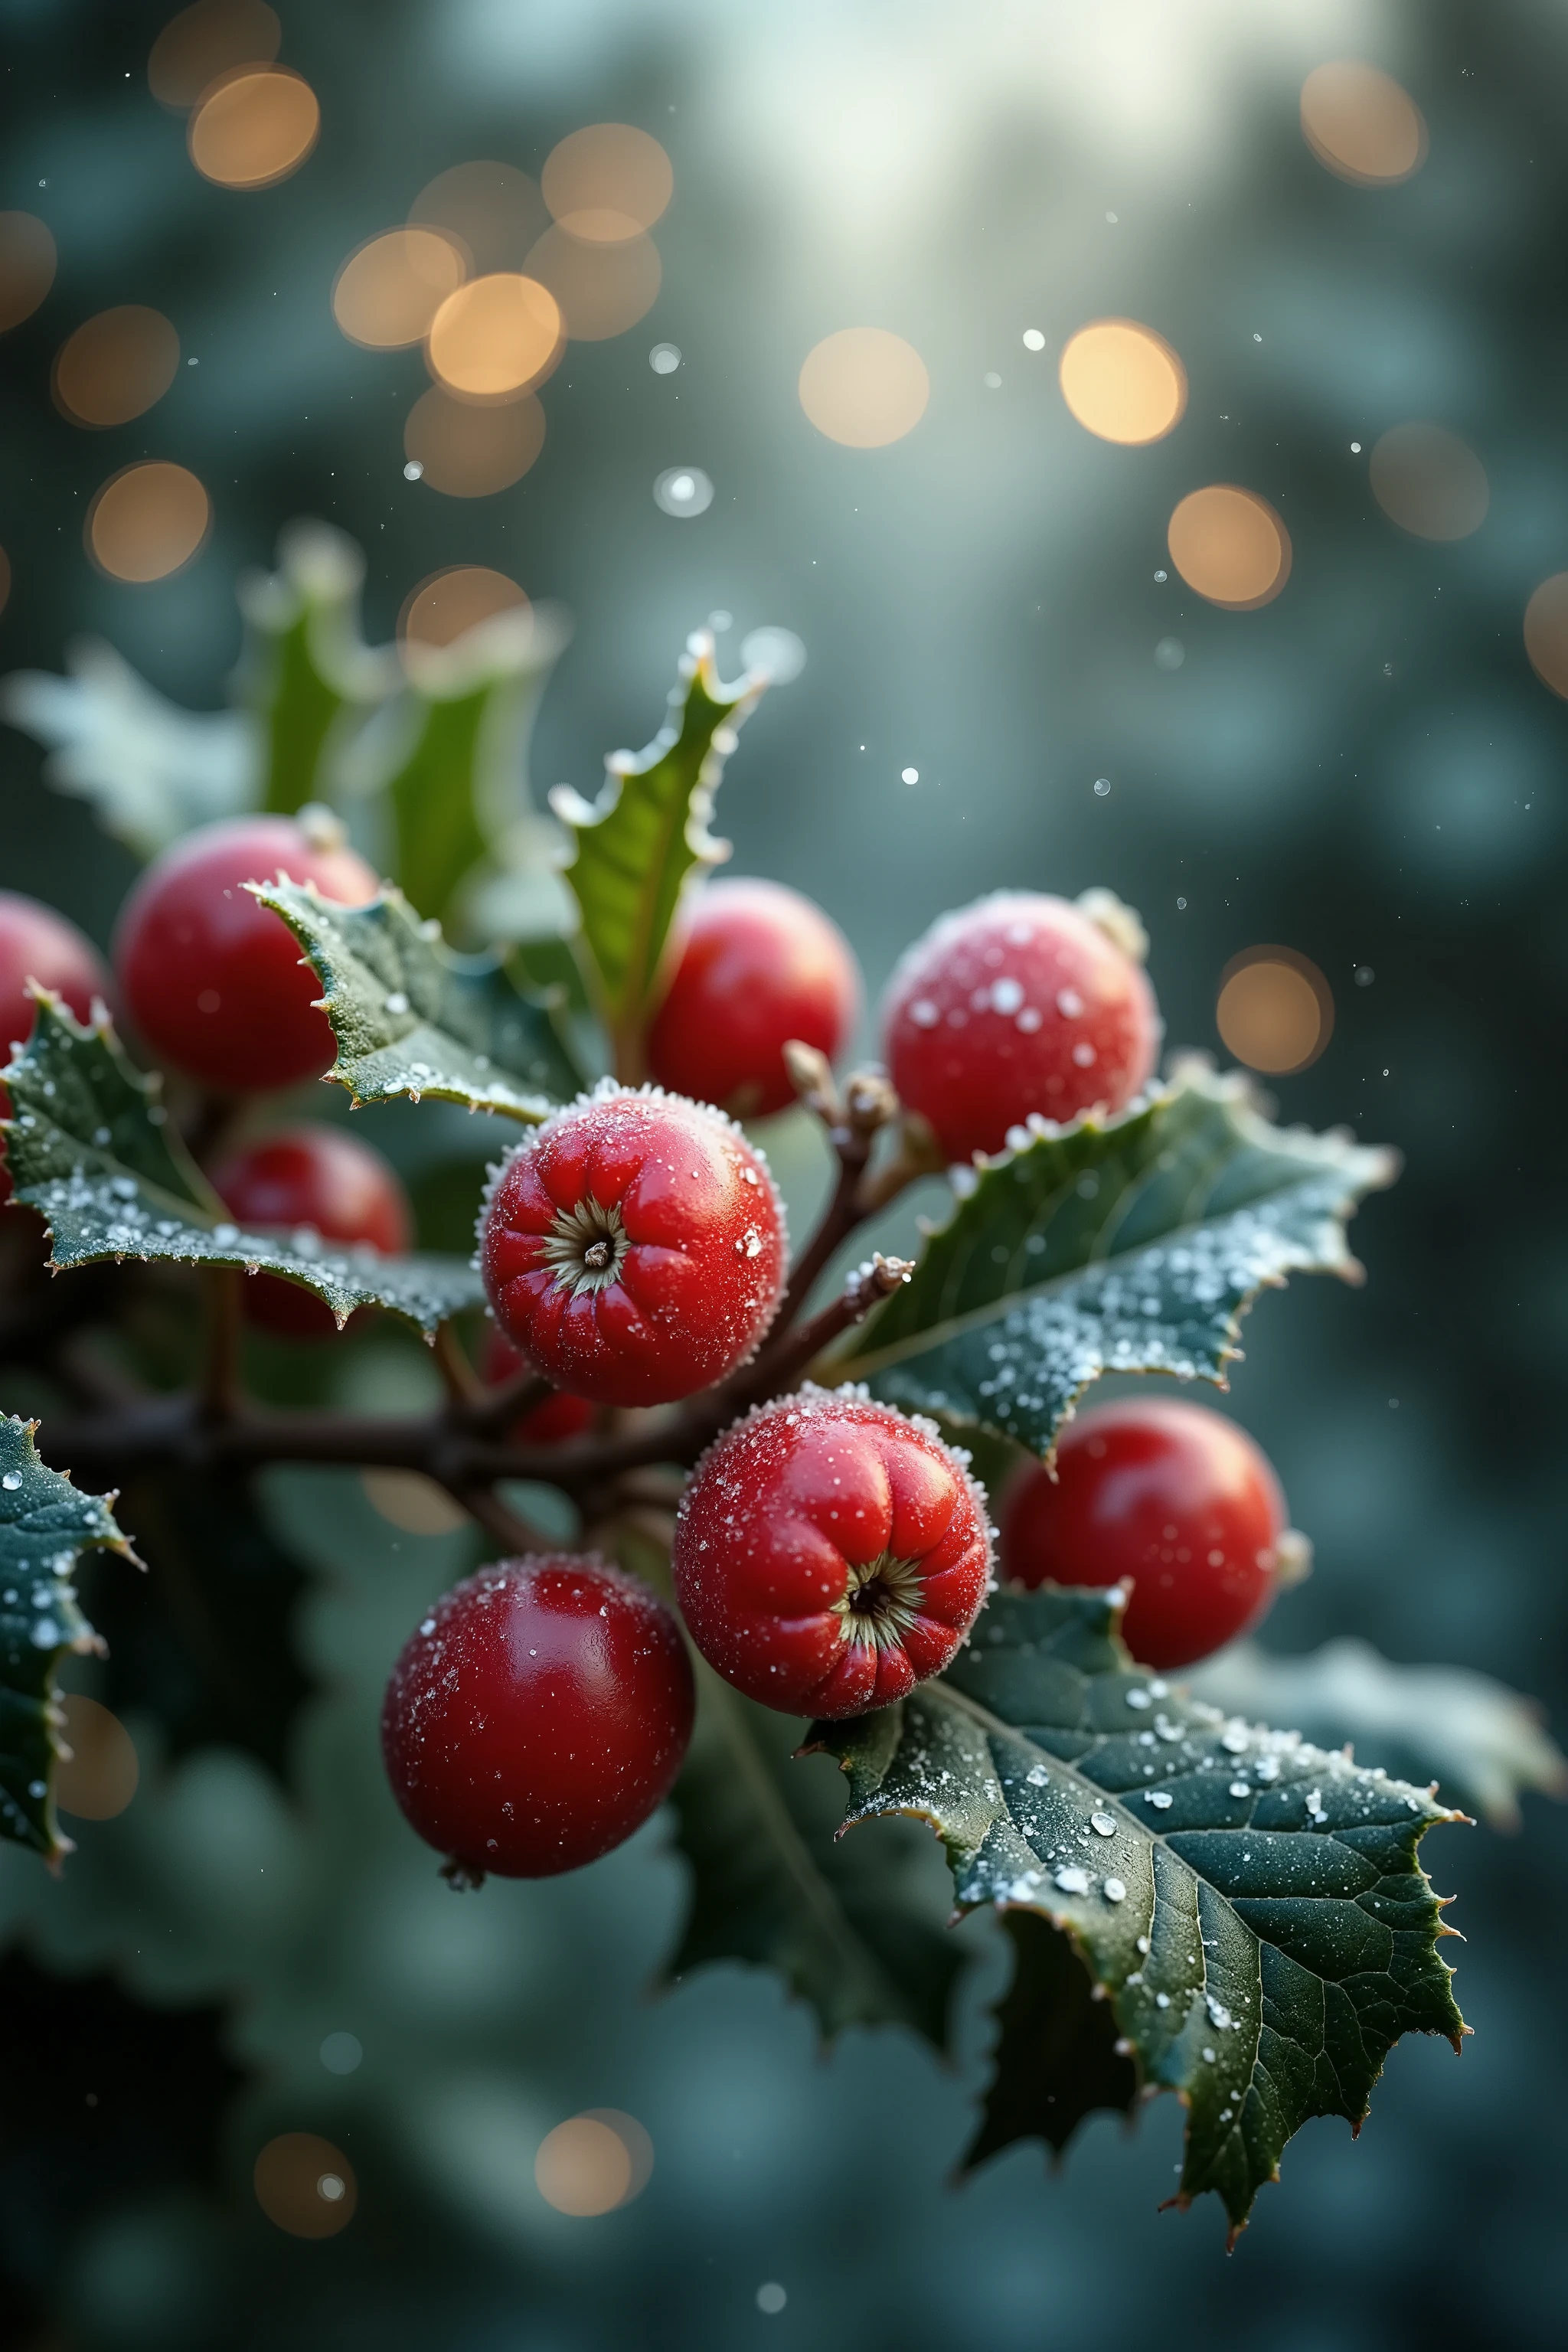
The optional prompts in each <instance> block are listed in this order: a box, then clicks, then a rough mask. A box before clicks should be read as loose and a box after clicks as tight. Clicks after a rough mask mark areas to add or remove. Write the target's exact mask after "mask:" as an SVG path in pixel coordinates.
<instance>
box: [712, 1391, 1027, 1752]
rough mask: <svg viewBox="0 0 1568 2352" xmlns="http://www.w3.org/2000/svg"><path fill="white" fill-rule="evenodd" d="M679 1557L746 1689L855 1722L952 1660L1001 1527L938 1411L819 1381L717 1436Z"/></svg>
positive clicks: (803, 1710)
mask: <svg viewBox="0 0 1568 2352" xmlns="http://www.w3.org/2000/svg"><path fill="white" fill-rule="evenodd" d="M674 1565H675V1591H676V1598H677V1600H678V1601H679V1603H680V1606H681V1609H682V1612H684V1614H685V1618H686V1622H687V1624H688V1626H689V1628H690V1632H691V1638H692V1640H693V1641H694V1642H695V1643H696V1644H697V1646H698V1648H699V1649H700V1651H701V1653H702V1654H703V1656H704V1657H705V1658H706V1659H707V1660H708V1662H709V1664H710V1665H712V1666H715V1667H716V1668H717V1669H718V1671H719V1673H720V1674H721V1675H723V1676H724V1677H725V1679H726V1680H727V1681H729V1682H731V1683H733V1684H734V1685H735V1687H736V1688H737V1690H742V1691H744V1692H745V1694H746V1696H747V1697H748V1698H754V1699H760V1700H761V1701H762V1702H763V1705H764V1706H776V1707H778V1708H780V1709H781V1710H782V1711H783V1712H784V1713H785V1714H788V1715H818V1716H844V1715H859V1714H862V1713H864V1711H865V1710H866V1709H867V1708H868V1707H874V1706H889V1705H891V1703H892V1701H893V1700H895V1699H900V1698H902V1697H904V1696H906V1694H907V1693H908V1692H910V1691H911V1690H912V1689H913V1688H914V1686H915V1685H916V1684H917V1683H918V1682H923V1681H924V1680H925V1678H926V1676H927V1675H934V1674H940V1673H941V1671H942V1668H943V1666H945V1665H947V1664H949V1662H950V1661H951V1659H952V1656H953V1654H954V1652H955V1651H956V1650H957V1649H958V1647H959V1644H960V1643H962V1642H963V1638H964V1636H965V1634H966V1633H968V1631H969V1628H970V1627H971V1625H972V1624H973V1622H974V1619H975V1615H976V1613H977V1612H978V1611H979V1609H980V1606H981V1603H982V1602H983V1601H984V1598H985V1594H986V1591H987V1588H988V1585H989V1582H990V1572H991V1530H990V1528H989V1526H988V1525H987V1523H986V1517H985V1507H984V1497H983V1496H982V1495H981V1493H980V1490H979V1489H978V1487H976V1486H975V1485H974V1483H973V1480H972V1479H971V1478H970V1476H969V1475H968V1473H967V1471H966V1470H965V1468H964V1465H963V1462H962V1461H961V1460H960V1458H959V1457H958V1455H957V1454H954V1453H953V1452H952V1450H951V1448H950V1447H948V1446H946V1445H944V1444H942V1440H941V1438H940V1437H938V1435H937V1433H936V1432H935V1430H934V1429H933V1428H932V1427H931V1423H929V1422H918V1421H909V1420H906V1419H905V1417H904V1415H903V1414H902V1413H900V1412H894V1411H893V1409H892V1407H891V1406H890V1405H885V1404H874V1403H872V1402H870V1401H869V1399H868V1398H867V1397H865V1396H864V1395H861V1394H858V1392H856V1391H853V1390H844V1389H840V1390H820V1389H811V1388H807V1389H805V1390H803V1391H801V1392H800V1393H799V1394H798V1395H796V1396H787V1397H781V1398H779V1399H778V1400H777V1402H774V1403H773V1404H770V1405H766V1406H764V1407H763V1410H762V1411H761V1412H754V1413H752V1415H751V1416H750V1418H749V1419H747V1420H745V1421H742V1422H740V1423H737V1424H736V1426H735V1427H734V1428H733V1429H731V1430H730V1431H728V1432H727V1433H726V1434H725V1435H724V1436H722V1437H721V1438H720V1439H719V1441H718V1442H717V1444H714V1445H712V1446H710V1449H709V1451H708V1452H707V1454H704V1456H703V1458H702V1460H701V1461H700V1463H699V1465H698V1466H697V1470H696V1472H695V1474H694V1475H693V1477H692V1479H691V1481H690V1483H689V1486H688V1487H687V1489H686V1493H685V1495H684V1496H683V1497H682V1500H681V1505H680V1513H679V1519H678V1521H677V1525H676V1536H675V1556H674Z"/></svg>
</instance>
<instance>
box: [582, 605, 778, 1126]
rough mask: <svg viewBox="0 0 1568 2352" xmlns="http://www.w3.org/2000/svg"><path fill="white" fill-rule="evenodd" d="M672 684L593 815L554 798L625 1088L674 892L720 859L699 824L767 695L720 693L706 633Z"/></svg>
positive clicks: (695, 640)
mask: <svg viewBox="0 0 1568 2352" xmlns="http://www.w3.org/2000/svg"><path fill="white" fill-rule="evenodd" d="M680 676H681V683H680V685H679V686H678V687H677V688H675V690H674V692H673V693H672V694H671V696H670V698H669V700H670V719H669V721H668V724H667V725H666V726H665V727H663V728H662V729H661V730H660V731H659V732H658V735H656V736H655V738H654V740H653V741H652V742H651V743H650V744H649V745H648V747H647V751H641V752H637V753H633V752H630V751H615V752H612V753H611V755H610V757H609V759H608V760H606V761H605V767H606V769H607V771H608V774H607V777H606V780H605V787H604V790H603V791H602V792H601V793H600V795H599V798H598V800H597V801H596V802H595V803H592V804H590V803H588V802H586V801H584V800H583V799H582V798H581V797H580V795H579V794H577V793H574V792H572V791H570V790H569V789H568V788H567V787H566V786H564V785H562V786H558V787H557V789H556V790H555V792H553V793H552V794H551V806H552V808H553V809H554V811H555V814H556V815H557V816H558V817H560V818H561V820H562V822H563V824H565V825H566V826H567V827H568V828H569V829H570V831H571V833H572V835H573V836H574V843H575V854H574V857H573V859H572V862H571V864H570V865H569V866H567V867H566V879H567V881H568V883H569V884H570V885H571V887H572V890H573V892H574V895H575V897H576V900H577V904H578V906H579V907H580V908H581V909H582V915H583V934H584V941H585V943H586V947H587V951H588V955H589V958H590V959H591V961H592V964H593V967H594V971H595V979H596V982H597V993H598V997H599V1010H600V1012H601V1013H602V1014H603V1016H604V1020H605V1026H606V1028H607V1029H608V1030H609V1032H610V1034H611V1036H612V1038H613V1039H614V1040H615V1044H616V1056H617V1067H618V1070H619V1075H620V1076H622V1077H626V1078H633V1079H635V1078H640V1077H641V1076H643V1075H644V1073H643V1071H642V1068H641V1066H640V1055H641V1039H642V1032H643V1029H644V1027H645V1025H646V1023H647V1013H648V1012H649V1009H650V1008H651V1006H652V1004H653V1003H654V1000H655V997H656V994H657V991H658V979H659V965H660V961H661V959H662V957H663V954H664V947H665V941H666V940H667V939H668V935H669V926H670V921H671V919H672V918H673V916H674V913H675V909H676V904H677V901H678V900H679V896H680V886H681V884H682V883H683V882H684V881H685V879H686V877H687V876H688V875H689V873H690V872H691V870H692V868H693V867H694V866H710V865H713V864H715V863H716V862H717V861H718V860H719V859H720V858H721V857H723V856H727V855H728V852H727V850H726V849H725V847H724V846H723V845H722V844H721V843H720V842H717V841H715V840H714V839H713V837H712V835H710V833H709V831H708V819H709V816H710V813H711V811H712V805H713V794H714V792H715V790H716V789H717V787H718V783H719V779H720V777H721V774H722V772H723V767H724V761H725V759H726V758H727V757H728V755H729V753H730V752H731V751H732V750H733V748H734V737H735V730H736V729H737V728H738V727H739V726H740V724H741V722H742V719H745V718H746V716H747V715H748V713H749V712H750V711H751V709H752V707H753V706H754V704H755V703H756V700H757V698H758V697H759V695H760V694H761V693H762V690H763V683H764V681H763V679H761V678H759V677H747V678H743V679H742V681H741V683H740V684H739V685H738V686H732V687H729V686H721V684H720V682H719V674H718V670H717V668H716V667H715V664H714V659H713V640H712V638H711V637H710V635H708V634H707V632H706V631H699V632H698V633H697V634H696V635H694V636H692V637H691V638H690V639H689V650H688V652H687V654H686V656H685V658H684V659H683V661H682V662H681V665H680Z"/></svg>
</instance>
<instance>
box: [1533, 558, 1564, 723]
mask: <svg viewBox="0 0 1568 2352" xmlns="http://www.w3.org/2000/svg"><path fill="white" fill-rule="evenodd" d="M1524 650H1525V652H1526V653H1527V654H1528V655H1529V656H1530V666H1531V668H1532V669H1533V670H1534V672H1535V675H1536V677H1538V678H1539V679H1540V680H1541V683H1542V686H1549V687H1550V688H1552V693H1553V694H1560V695H1562V696H1563V699H1564V700H1565V701H1568V572H1553V573H1552V577H1551V579H1550V580H1543V581H1542V583H1541V585H1540V587H1539V588H1538V589H1537V590H1536V591H1535V593H1534V594H1533V595H1532V596H1531V600H1530V602H1529V604H1527V605H1526V606H1525V608H1524Z"/></svg>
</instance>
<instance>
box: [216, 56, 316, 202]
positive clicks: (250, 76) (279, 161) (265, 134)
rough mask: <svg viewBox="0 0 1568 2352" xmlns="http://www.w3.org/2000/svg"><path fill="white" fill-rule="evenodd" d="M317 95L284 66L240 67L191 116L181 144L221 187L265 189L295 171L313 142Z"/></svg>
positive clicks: (314, 140) (299, 77)
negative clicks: (185, 143)
mask: <svg viewBox="0 0 1568 2352" xmlns="http://www.w3.org/2000/svg"><path fill="white" fill-rule="evenodd" d="M320 131H321V108H320V106H319V105H318V104H317V102H316V93H315V91H314V90H313V89H311V88H310V83H309V82H308V81H306V80H305V79H303V78H302V76H300V74H297V73H294V72H292V71H291V70H290V69H289V68H288V67H287V66H266V67H262V68H256V67H251V66H240V67H238V68H237V69H236V70H235V72H233V73H232V74H228V75H226V76H225V77H224V79H222V80H220V81H218V82H217V83H216V84H215V85H214V87H213V88H212V89H209V90H208V92H207V94H206V96H205V98H204V99H203V100H202V102H201V104H200V105H199V106H198V107H197V109H196V110H195V113H194V114H193V115H192V117H191V121H190V128H189V131H187V133H186V142H187V144H188V145H189V148H190V151H191V161H192V163H194V164H195V167H196V169H197V171H198V172H199V173H201V174H202V176H203V178H204V179H207V180H216V183H217V184H218V185H219V187H223V188H270V187H273V186H275V185H276V184H277V183H278V182H279V180H286V179H287V178H288V177H289V173H291V172H297V171H298V170H299V168H300V164H301V163H303V162H304V161H305V159H306V157H307V156H308V155H309V154H310V150H311V149H312V148H313V147H314V145H315V143H316V140H317V137H318V135H319V133H320Z"/></svg>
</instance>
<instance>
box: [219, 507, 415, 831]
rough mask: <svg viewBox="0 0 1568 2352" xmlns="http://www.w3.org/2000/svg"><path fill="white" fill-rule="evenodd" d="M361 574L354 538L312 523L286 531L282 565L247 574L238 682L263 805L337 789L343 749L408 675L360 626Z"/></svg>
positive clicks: (283, 804) (287, 805)
mask: <svg viewBox="0 0 1568 2352" xmlns="http://www.w3.org/2000/svg"><path fill="white" fill-rule="evenodd" d="M363 580H364V556H363V553H362V551H361V550H360V549H359V548H358V547H356V546H355V544H354V542H353V540H352V539H349V538H347V537H346V536H345V534H344V533H343V532H342V531H341V530H333V529H332V528H331V524H329V523H323V522H309V521H306V522H296V523H291V524H289V527H288V529H287V530H284V531H283V533H282V534H281V536H280V537H279V542H278V569H277V571H276V572H263V573H253V574H251V575H250V576H249V577H248V578H247V579H244V580H242V581H241V582H240V585H239V605H240V611H241V612H242V614H244V616H245V621H246V625H247V626H246V646H245V652H244V655H243V656H242V659H241V662H240V667H239V676H238V684H239V689H240V693H241V696H242V698H243V699H244V702H245V704H246V706H247V709H248V712H249V714H250V717H251V719H252V720H253V721H254V724H255V728H256V731H257V735H258V746H257V763H258V768H259V771H260V774H259V780H258V781H259V785H260V801H261V805H262V807H263V808H267V809H272V810H275V811H276V812H278V813H279V814H281V815H284V816H289V815H292V814H293V812H294V811H295V810H296V809H297V808H300V807H301V806H302V805H303V804H304V803H305V802H307V801H310V800H326V799H329V798H330V797H331V788H332V784H333V782H334V781H335V776H334V771H335V768H336V766H337V764H338V762H339V761H340V760H341V757H342V752H343V751H344V750H345V749H346V747H347V745H348V743H349V742H350V741H351V740H353V737H354V736H355V735H356V734H357V732H358V730H360V728H361V727H363V723H364V720H365V718H366V716H367V714H368V713H369V712H371V711H373V710H374V709H375V708H376V706H377V705H378V704H380V703H383V702H384V701H385V700H386V699H387V698H388V697H389V696H391V695H394V694H395V693H396V691H397V688H398V686H399V684H400V682H401V681H400V673H399V670H398V664H397V658H396V656H395V654H394V653H393V652H392V651H391V650H390V648H383V649H382V650H380V651H373V649H372V648H371V647H370V646H367V645H366V644H365V642H364V639H363V636H362V635H361V633H360V620H359V592H360V588H361V585H362V583H363Z"/></svg>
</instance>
